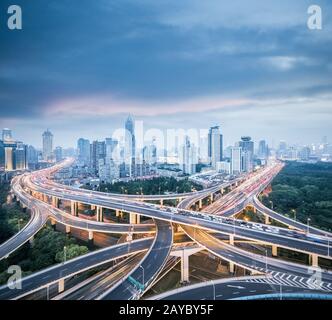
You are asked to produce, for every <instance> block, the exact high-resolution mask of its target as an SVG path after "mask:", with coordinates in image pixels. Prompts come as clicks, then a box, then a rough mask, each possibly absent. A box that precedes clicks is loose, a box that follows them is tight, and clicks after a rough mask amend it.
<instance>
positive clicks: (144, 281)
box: [139, 265, 145, 288]
mask: <svg viewBox="0 0 332 320" xmlns="http://www.w3.org/2000/svg"><path fill="white" fill-rule="evenodd" d="M139 267H140V268H141V269H142V272H143V288H145V280H144V267H143V266H142V265H140V266H139Z"/></svg>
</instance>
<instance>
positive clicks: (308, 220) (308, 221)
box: [307, 218, 311, 233]
mask: <svg viewBox="0 0 332 320" xmlns="http://www.w3.org/2000/svg"><path fill="white" fill-rule="evenodd" d="M310 221H311V219H310V218H308V219H307V233H309V228H310V226H309V223H310Z"/></svg>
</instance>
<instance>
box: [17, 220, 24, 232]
mask: <svg viewBox="0 0 332 320" xmlns="http://www.w3.org/2000/svg"><path fill="white" fill-rule="evenodd" d="M22 221H23V219H18V220H17V225H18V231H21V222H22Z"/></svg>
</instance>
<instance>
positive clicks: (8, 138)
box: [2, 128, 13, 142]
mask: <svg viewBox="0 0 332 320" xmlns="http://www.w3.org/2000/svg"><path fill="white" fill-rule="evenodd" d="M2 141H3V142H13V137H12V131H11V130H10V129H8V128H4V129H3V130H2Z"/></svg>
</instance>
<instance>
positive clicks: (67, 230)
mask: <svg viewBox="0 0 332 320" xmlns="http://www.w3.org/2000/svg"><path fill="white" fill-rule="evenodd" d="M66 233H67V234H69V233H70V226H67V225H66Z"/></svg>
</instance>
